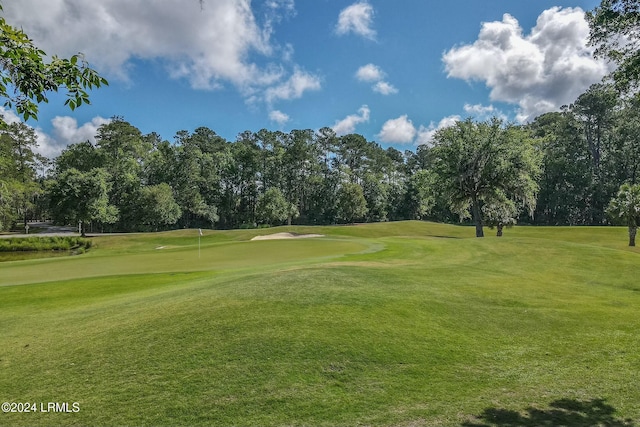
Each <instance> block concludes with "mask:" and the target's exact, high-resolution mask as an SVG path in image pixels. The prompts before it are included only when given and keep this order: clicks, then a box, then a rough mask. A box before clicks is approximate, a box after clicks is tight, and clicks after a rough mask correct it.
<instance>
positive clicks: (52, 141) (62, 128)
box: [0, 107, 111, 159]
mask: <svg viewBox="0 0 640 427" xmlns="http://www.w3.org/2000/svg"><path fill="white" fill-rule="evenodd" d="M0 116H2V118H3V120H4V121H5V122H6V123H9V124H11V123H19V122H21V121H22V120H21V119H20V117H18V116H17V115H16V114H15V113H14V112H13V111H12V110H6V109H5V108H4V107H0ZM110 121H111V119H105V118H103V117H94V118H93V119H92V120H91V121H90V122H87V123H84V124H83V125H82V126H78V121H77V120H76V119H74V118H73V117H68V116H64V117H62V116H57V117H55V118H54V119H52V120H51V125H52V129H51V132H50V133H46V132H45V131H43V130H42V129H41V128H34V130H35V133H36V138H37V142H38V147H37V148H36V151H37V152H38V153H40V154H42V155H43V156H45V157H48V158H50V159H53V158H55V157H57V156H58V155H59V154H60V152H62V150H63V149H64V148H66V147H67V146H68V145H69V144H75V143H77V142H84V141H91V143H93V144H95V142H96V133H97V131H98V128H99V127H100V126H102V125H103V124H107V123H109V122H110Z"/></svg>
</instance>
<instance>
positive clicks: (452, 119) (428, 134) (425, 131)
mask: <svg viewBox="0 0 640 427" xmlns="http://www.w3.org/2000/svg"><path fill="white" fill-rule="evenodd" d="M460 120H461V117H460V116H457V115H454V116H448V117H445V118H443V119H442V120H440V121H439V122H438V124H437V125H436V124H434V123H431V124H430V125H429V127H424V126H420V129H419V130H418V135H417V138H416V142H415V144H416V145H431V143H432V141H433V137H434V135H435V134H436V132H437V131H438V130H440V129H444V128H448V127H450V126H453V125H454V124H456V122H459V121H460Z"/></svg>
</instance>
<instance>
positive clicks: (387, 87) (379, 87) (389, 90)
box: [373, 82, 398, 95]
mask: <svg viewBox="0 0 640 427" xmlns="http://www.w3.org/2000/svg"><path fill="white" fill-rule="evenodd" d="M373 91H374V92H378V93H380V94H382V95H393V94H395V93H398V89H396V88H395V87H394V86H393V85H391V84H390V83H387V82H378V83H376V84H375V85H373Z"/></svg>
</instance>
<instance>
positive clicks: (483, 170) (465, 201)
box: [431, 118, 541, 237]
mask: <svg viewBox="0 0 640 427" xmlns="http://www.w3.org/2000/svg"><path fill="white" fill-rule="evenodd" d="M433 143H434V147H433V148H432V150H431V156H432V158H433V164H434V170H435V172H436V174H437V175H438V181H439V183H440V188H441V189H442V191H443V192H444V194H445V195H446V196H447V198H448V201H449V206H450V207H451V209H452V210H453V211H454V212H457V213H458V214H459V215H460V217H461V218H468V217H471V218H472V220H473V223H474V224H475V227H476V237H484V231H483V223H484V222H483V213H482V207H483V205H484V204H486V203H490V202H491V201H492V200H496V199H497V198H498V194H500V193H504V194H506V195H507V196H508V197H511V198H513V199H514V200H517V201H519V202H520V203H522V205H523V206H526V207H528V208H529V210H530V212H531V213H533V209H535V203H536V194H537V191H538V184H537V182H536V179H537V177H538V174H539V172H540V160H541V158H540V155H539V152H538V151H537V150H536V149H535V147H534V145H533V142H532V140H531V138H530V136H529V134H528V132H527V131H526V130H524V129H523V128H520V127H516V126H511V125H504V124H503V122H502V121H501V120H499V119H497V118H494V119H492V120H490V121H487V122H480V123H476V122H473V121H472V120H471V119H468V120H466V121H462V122H457V123H456V124H455V125H453V126H450V127H447V128H444V129H440V130H439V131H437V132H436V134H435V136H434V141H433Z"/></svg>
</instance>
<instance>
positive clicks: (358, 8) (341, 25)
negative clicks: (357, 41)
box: [336, 1, 376, 40]
mask: <svg viewBox="0 0 640 427" xmlns="http://www.w3.org/2000/svg"><path fill="white" fill-rule="evenodd" d="M373 15H374V11H373V6H371V5H370V4H369V3H367V2H366V1H360V2H357V3H354V4H352V5H351V6H348V7H347V8H345V9H343V10H342V11H341V12H340V15H339V16H338V24H337V25H336V33H337V34H338V35H345V34H349V33H351V32H352V33H354V34H357V35H359V36H362V37H364V38H367V39H372V40H373V39H375V37H376V32H375V30H374V29H373V28H371V26H372V25H373Z"/></svg>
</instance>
